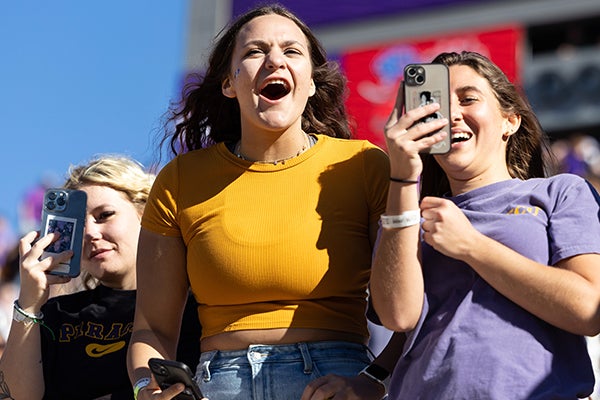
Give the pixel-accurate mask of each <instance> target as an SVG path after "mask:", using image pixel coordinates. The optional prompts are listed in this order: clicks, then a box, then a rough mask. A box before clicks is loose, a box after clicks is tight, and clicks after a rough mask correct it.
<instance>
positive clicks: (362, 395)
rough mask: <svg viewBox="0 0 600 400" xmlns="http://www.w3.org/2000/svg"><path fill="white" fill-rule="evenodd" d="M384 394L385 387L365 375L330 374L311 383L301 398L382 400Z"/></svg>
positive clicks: (304, 399) (302, 399)
mask: <svg viewBox="0 0 600 400" xmlns="http://www.w3.org/2000/svg"><path fill="white" fill-rule="evenodd" d="M384 396H385V389H384V387H383V386H382V385H381V384H379V383H377V382H375V381H374V380H372V379H369V378H368V377H366V376H364V375H356V376H339V375H334V374H329V375H326V376H323V377H320V378H317V379H315V380H314V381H312V382H311V383H309V384H308V385H307V386H306V389H304V393H303V394H302V398H301V400H327V399H335V400H381V399H382V398H383V397H384Z"/></svg>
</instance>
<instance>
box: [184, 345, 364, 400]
mask: <svg viewBox="0 0 600 400" xmlns="http://www.w3.org/2000/svg"><path fill="white" fill-rule="evenodd" d="M371 359H372V357H371V356H370V352H369V350H368V348H367V347H366V346H364V345H361V344H357V343H350V342H337V341H336V342H329V341H323V342H308V343H296V344H289V345H252V346H249V347H248V349H246V350H236V351H208V352H204V353H202V355H201V357H200V363H199V365H198V368H197V370H196V381H197V382H198V384H199V385H200V389H201V390H202V393H203V394H204V396H206V397H208V398H209V399H210V400H296V399H300V396H302V392H303V391H304V388H305V387H306V385H307V384H308V383H309V382H310V381H312V380H314V379H316V378H318V377H320V376H323V375H327V374H330V373H334V374H338V375H345V376H354V375H356V374H358V373H359V372H360V371H361V370H362V369H363V368H364V367H365V366H367V365H368V364H369V363H370V362H371Z"/></svg>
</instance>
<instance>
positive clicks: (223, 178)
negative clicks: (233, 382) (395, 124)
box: [142, 135, 389, 337]
mask: <svg viewBox="0 0 600 400" xmlns="http://www.w3.org/2000/svg"><path fill="white" fill-rule="evenodd" d="M388 179H389V163H388V158H387V155H386V154H385V153H384V152H383V151H382V150H381V149H379V148H377V147H375V146H373V145H372V144H370V143H369V142H367V141H362V140H361V141H359V140H342V139H334V138H330V137H328V136H322V135H318V141H317V143H316V144H315V145H314V146H313V147H311V148H310V149H309V150H307V151H306V152H305V153H303V154H301V155H300V156H298V157H295V158H293V159H290V160H288V161H286V162H285V163H284V164H277V165H272V164H252V163H250V162H247V161H244V160H241V159H239V158H237V157H236V156H234V155H233V154H232V153H231V152H230V151H229V150H227V148H226V146H225V145H224V144H223V143H219V144H217V145H215V146H212V147H210V148H207V149H201V150H196V151H192V152H189V153H186V154H183V155H180V156H178V157H176V158H175V159H174V160H172V161H171V162H170V163H169V164H167V165H166V166H165V167H164V168H163V170H162V171H161V172H160V173H159V176H158V178H157V179H156V182H155V184H154V186H153V188H152V192H151V194H150V199H149V202H148V204H147V206H146V209H145V213H144V216H143V219H142V226H143V227H144V228H146V229H148V230H150V231H153V232H156V233H159V234H164V235H170V236H181V237H183V240H184V242H185V244H186V246H187V250H188V253H187V269H188V275H189V279H190V282H191V286H192V290H193V292H194V295H195V296H196V299H197V300H198V303H199V307H198V314H199V317H200V322H201V324H202V333H203V336H211V335H214V334H217V333H221V332H226V331H236V330H246V329H269V328H287V327H295V328H323V329H332V330H338V331H344V332H351V333H355V334H361V335H364V336H365V337H367V336H368V331H367V324H366V319H365V316H364V312H365V306H366V287H367V282H368V279H369V270H370V265H371V253H372V245H373V243H371V241H370V239H369V227H370V226H371V227H372V226H373V225H372V224H375V226H376V225H377V223H378V219H379V217H380V215H381V214H382V213H383V212H384V210H385V203H386V196H387V188H388V185H389V181H388ZM165 268H168V265H165Z"/></svg>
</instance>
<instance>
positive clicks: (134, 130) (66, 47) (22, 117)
mask: <svg viewBox="0 0 600 400" xmlns="http://www.w3.org/2000/svg"><path fill="white" fill-rule="evenodd" d="M186 24H187V1H186V0H169V1H164V0H125V1H122V0H104V1H98V2H91V1H81V0H53V1H42V0H31V1H29V0H25V1H2V2H0V57H1V60H2V61H1V62H0V136H1V141H2V142H1V145H0V177H1V178H0V179H1V181H0V183H1V185H2V188H3V190H2V195H1V196H0V215H4V216H5V217H7V218H8V219H9V221H10V222H11V224H13V228H14V230H15V231H17V230H18V227H17V226H16V222H17V209H18V204H19V202H20V201H21V200H22V198H23V196H24V195H25V193H26V192H27V191H28V190H29V189H30V188H31V187H33V186H35V185H36V184H37V183H38V182H40V180H41V179H44V177H54V178H53V179H55V181H56V182H58V184H61V183H62V180H63V177H64V174H65V171H66V170H67V169H68V167H69V165H70V164H72V163H75V164H76V163H81V162H84V161H86V160H88V159H89V158H90V157H92V156H94V155H96V154H99V153H124V154H128V155H130V156H133V157H134V158H136V159H138V160H139V161H141V162H142V163H144V164H145V165H149V164H150V162H151V161H153V160H154V158H153V157H154V155H155V150H154V145H153V142H152V140H153V139H154V137H155V136H154V135H155V133H156V130H157V129H160V119H161V116H162V114H163V113H164V111H165V110H166V109H167V107H168V105H169V102H170V101H171V100H173V99H174V98H176V97H177V94H178V91H179V83H180V81H181V78H182V74H183V61H184V56H185V54H184V51H185V40H186V39H185V30H186V28H187V26H186Z"/></svg>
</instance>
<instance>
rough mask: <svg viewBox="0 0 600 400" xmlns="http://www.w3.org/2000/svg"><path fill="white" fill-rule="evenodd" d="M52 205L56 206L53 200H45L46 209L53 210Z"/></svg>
mask: <svg viewBox="0 0 600 400" xmlns="http://www.w3.org/2000/svg"><path fill="white" fill-rule="evenodd" d="M54 207H56V203H54V202H53V201H47V202H46V208H47V209H48V210H54Z"/></svg>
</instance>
